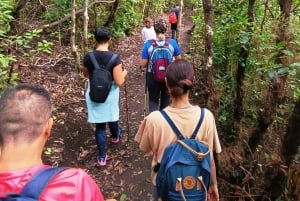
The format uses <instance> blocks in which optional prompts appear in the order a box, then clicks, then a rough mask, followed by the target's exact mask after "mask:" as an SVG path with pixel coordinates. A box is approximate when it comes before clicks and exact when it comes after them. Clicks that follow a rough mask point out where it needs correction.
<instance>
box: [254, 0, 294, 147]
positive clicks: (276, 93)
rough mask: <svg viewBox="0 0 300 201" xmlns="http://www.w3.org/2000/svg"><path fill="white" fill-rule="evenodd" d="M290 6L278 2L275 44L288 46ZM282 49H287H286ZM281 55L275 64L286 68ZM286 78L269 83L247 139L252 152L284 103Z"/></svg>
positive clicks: (284, 0)
mask: <svg viewBox="0 0 300 201" xmlns="http://www.w3.org/2000/svg"><path fill="white" fill-rule="evenodd" d="M291 5H292V0H279V6H280V10H281V18H280V21H279V25H278V33H277V40H276V43H277V44H278V43H281V42H284V43H285V44H288V43H289V41H290V40H291V39H292V38H291V37H290V34H289V29H288V25H289V17H290V12H291ZM284 49H287V47H285V48H284ZM282 54H283V53H282V50H281V51H280V52H278V54H277V57H276V60H275V62H276V63H278V64H281V65H282V66H288V65H289V63H288V62H289V61H288V59H286V56H285V55H282ZM287 78H288V75H277V76H275V77H274V78H272V80H271V81H270V84H269V89H268V91H267V95H266V97H265V99H264V100H263V101H262V107H261V108H260V109H259V112H258V124H257V125H256V127H255V128H254V130H253V132H252V134H251V135H250V138H249V146H250V148H251V150H252V151H253V150H255V149H256V147H257V146H258V144H259V143H260V142H261V141H262V139H263V136H264V134H265V133H266V130H267V128H268V127H269V126H270V125H271V124H272V123H273V121H274V119H275V115H276V108H277V106H278V105H280V104H281V103H282V102H283V101H284V97H285V94H284V93H285V84H286V80H287Z"/></svg>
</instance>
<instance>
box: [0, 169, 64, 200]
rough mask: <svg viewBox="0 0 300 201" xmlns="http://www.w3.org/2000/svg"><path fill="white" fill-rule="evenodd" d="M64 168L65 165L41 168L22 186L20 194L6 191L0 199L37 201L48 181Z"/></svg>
mask: <svg viewBox="0 0 300 201" xmlns="http://www.w3.org/2000/svg"><path fill="white" fill-rule="evenodd" d="M65 169H66V167H57V168H46V169H42V170H41V171H39V172H38V173H37V174H36V175H35V176H33V178H32V179H31V180H30V181H29V182H28V183H27V184H26V185H25V186H24V188H23V190H22V191H21V193H20V194H17V193H13V192H7V193H6V196H7V197H6V198H0V201H38V200H39V198H40V196H41V194H42V192H43V190H44V189H45V188H46V186H47V184H48V183H49V181H50V180H51V179H52V178H53V177H54V176H55V175H56V174H58V173H59V172H61V171H63V170H65Z"/></svg>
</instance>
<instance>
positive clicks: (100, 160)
mask: <svg viewBox="0 0 300 201" xmlns="http://www.w3.org/2000/svg"><path fill="white" fill-rule="evenodd" d="M106 160H107V154H106V155H105V157H104V158H99V156H98V157H97V163H98V165H99V166H101V167H103V166H106Z"/></svg>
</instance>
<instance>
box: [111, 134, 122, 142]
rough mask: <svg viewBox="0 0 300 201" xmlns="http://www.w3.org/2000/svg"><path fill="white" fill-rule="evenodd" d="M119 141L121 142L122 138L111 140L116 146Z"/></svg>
mask: <svg viewBox="0 0 300 201" xmlns="http://www.w3.org/2000/svg"><path fill="white" fill-rule="evenodd" d="M119 141H120V136H119V137H117V138H112V139H111V142H112V143H114V144H118V143H119Z"/></svg>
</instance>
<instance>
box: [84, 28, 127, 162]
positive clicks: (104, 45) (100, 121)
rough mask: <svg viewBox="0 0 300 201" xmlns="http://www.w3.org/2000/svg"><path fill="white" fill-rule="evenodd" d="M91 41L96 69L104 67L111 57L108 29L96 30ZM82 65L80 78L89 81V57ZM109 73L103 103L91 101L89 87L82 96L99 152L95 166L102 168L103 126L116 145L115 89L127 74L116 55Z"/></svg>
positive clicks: (103, 157) (104, 151)
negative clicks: (109, 82)
mask: <svg viewBox="0 0 300 201" xmlns="http://www.w3.org/2000/svg"><path fill="white" fill-rule="evenodd" d="M95 39H96V42H97V45H96V49H95V50H94V51H93V52H92V54H94V56H95V58H96V62H98V64H99V65H106V64H107V63H108V62H109V60H110V59H111V57H112V55H113V54H114V53H113V52H112V51H110V50H109V46H110V44H111V43H112V39H111V32H110V30H109V28H108V27H104V26H101V27H99V28H97V29H96V30H95ZM83 65H84V66H83V68H82V71H83V74H84V76H85V77H87V78H89V75H90V74H91V73H92V71H93V70H94V65H93V63H92V61H91V58H90V56H89V53H88V54H86V55H85V56H84V59H83ZM110 73H111V75H112V78H113V82H112V87H111V89H110V91H109V94H108V97H107V99H106V100H105V102H104V103H96V102H93V101H92V100H91V98H90V95H89V92H90V84H88V87H87V90H86V94H85V99H86V105H87V109H88V122H89V123H95V124H96V130H95V138H96V143H97V147H98V151H99V155H98V156H97V163H98V165H99V166H106V161H107V153H106V124H108V126H109V130H110V133H111V143H113V144H117V143H119V141H120V137H121V129H120V127H119V112H120V108H119V97H120V89H119V87H120V86H122V85H123V84H124V82H125V77H126V75H127V71H126V69H123V67H122V63H121V58H120V56H119V55H117V58H116V60H114V61H113V64H112V68H111V69H110ZM89 82H90V80H89Z"/></svg>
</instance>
